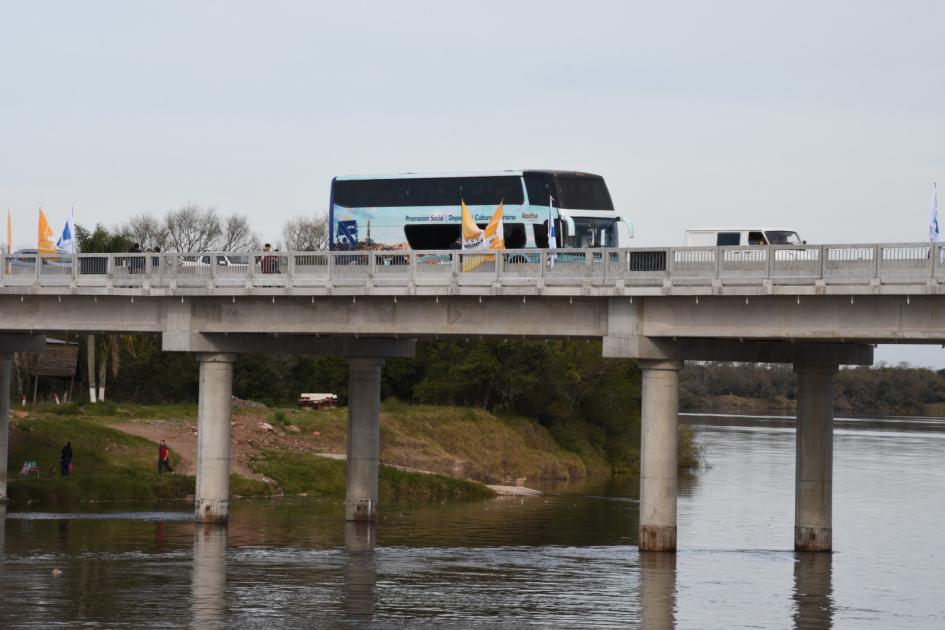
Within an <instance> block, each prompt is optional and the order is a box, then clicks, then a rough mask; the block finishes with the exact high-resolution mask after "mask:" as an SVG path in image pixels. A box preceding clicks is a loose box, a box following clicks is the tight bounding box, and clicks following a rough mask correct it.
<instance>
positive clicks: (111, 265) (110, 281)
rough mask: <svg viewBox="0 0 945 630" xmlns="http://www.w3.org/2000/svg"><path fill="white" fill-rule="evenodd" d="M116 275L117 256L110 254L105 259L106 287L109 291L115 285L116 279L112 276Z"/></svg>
mask: <svg viewBox="0 0 945 630" xmlns="http://www.w3.org/2000/svg"><path fill="white" fill-rule="evenodd" d="M114 273H115V255H114V254H109V255H108V256H107V257H106V258H105V286H106V287H108V288H109V289H111V288H112V286H113V285H114V280H115V279H114V277H112V274H114Z"/></svg>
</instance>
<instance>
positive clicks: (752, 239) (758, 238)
mask: <svg viewBox="0 0 945 630" xmlns="http://www.w3.org/2000/svg"><path fill="white" fill-rule="evenodd" d="M748 244H749V245H767V244H768V241H766V240H765V235H764V234H762V233H761V232H749V233H748Z"/></svg>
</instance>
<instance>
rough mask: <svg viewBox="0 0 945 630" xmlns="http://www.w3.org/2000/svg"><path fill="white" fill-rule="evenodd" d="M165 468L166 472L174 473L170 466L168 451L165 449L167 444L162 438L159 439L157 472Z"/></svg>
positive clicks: (159, 472)
mask: <svg viewBox="0 0 945 630" xmlns="http://www.w3.org/2000/svg"><path fill="white" fill-rule="evenodd" d="M165 468H167V472H169V473H171V474H172V475H173V474H174V469H173V468H171V457H170V451H168V450H167V444H166V443H165V442H164V440H161V445H160V446H159V447H158V474H159V475H160V474H161V473H162V472H164V469H165Z"/></svg>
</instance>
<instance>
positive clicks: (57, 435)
mask: <svg viewBox="0 0 945 630" xmlns="http://www.w3.org/2000/svg"><path fill="white" fill-rule="evenodd" d="M112 419H113V418H110V417H105V418H103V417H93V418H76V417H70V418H68V419H65V418H55V417H52V418H50V417H36V418H29V419H17V420H15V421H14V422H13V423H12V426H11V435H10V437H11V439H10V466H9V469H8V478H9V482H8V495H9V498H10V501H11V503H13V504H18V503H33V502H38V503H44V504H47V503H52V504H75V503H83V502H96V501H154V500H158V499H188V498H192V497H193V495H194V491H195V478H194V476H193V472H194V471H193V469H192V466H187V465H186V463H185V462H184V460H183V457H182V454H181V453H179V452H176V451H174V450H173V449H172V451H171V461H172V464H173V465H174V466H175V474H173V475H171V474H167V473H165V474H159V473H158V472H157V448H158V447H157V442H156V441H152V440H149V439H146V438H144V437H141V436H139V435H134V434H133V433H130V432H127V431H123V430H121V429H120V428H116V427H115V426H111V425H110V424H109V420H112ZM126 422H127V420H126ZM142 422H146V420H142ZM154 422H159V423H162V424H163V425H164V426H165V427H167V426H173V425H175V424H179V423H188V422H190V421H189V420H187V419H177V420H173V419H172V420H167V419H160V420H154ZM188 426H189V425H188ZM67 440H68V441H70V442H71V444H72V450H73V454H74V455H73V468H74V470H73V475H72V476H69V477H60V476H59V464H58V459H59V452H60V449H61V448H62V445H63V444H65V443H66V441H67ZM195 446H196V445H195V444H194V447H195ZM186 456H187V457H188V458H189V459H190V460H191V461H192V460H193V458H194V453H193V452H191V453H187V454H186ZM26 460H33V461H36V463H37V465H38V474H37V475H33V474H31V475H30V476H29V477H27V478H20V477H19V476H18V473H19V469H20V466H21V465H22V462H24V461H26ZM182 464H183V465H182ZM344 492H345V462H344V461H339V460H335V459H330V458H325V457H318V456H317V455H313V454H308V453H303V452H292V451H288V450H285V449H280V448H272V449H263V450H259V451H258V452H256V453H255V454H254V455H253V456H252V458H251V461H250V469H249V470H248V471H246V470H241V471H240V472H237V473H233V474H231V475H230V494H231V496H233V497H268V496H279V495H285V494H306V495H310V496H323V497H331V498H338V499H341V498H343V497H344ZM379 493H380V497H381V498H382V499H384V500H389V499H413V500H419V501H445V500H465V499H479V498H488V497H492V496H495V492H493V491H492V490H490V489H489V488H488V487H486V486H485V485H483V484H481V483H477V482H473V481H468V480H463V479H452V478H449V477H445V476H442V475H436V474H423V473H419V472H410V471H404V470H398V469H396V468H392V467H389V466H385V465H382V466H381V468H380V471H379Z"/></svg>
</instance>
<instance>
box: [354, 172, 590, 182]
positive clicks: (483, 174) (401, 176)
mask: <svg viewBox="0 0 945 630" xmlns="http://www.w3.org/2000/svg"><path fill="white" fill-rule="evenodd" d="M522 175H573V176H578V177H600V175H595V174H594V173H587V172H584V171H556V170H541V169H526V170H507V171H479V172H462V173H395V174H387V175H339V176H337V177H335V179H336V180H339V181H356V180H367V179H421V178H434V179H435V178H440V177H444V178H445V177H501V176H506V177H508V176H512V177H521V176H522Z"/></svg>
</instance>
